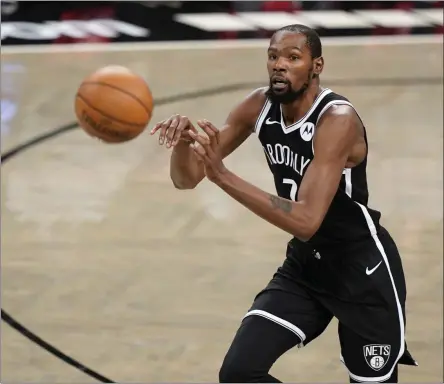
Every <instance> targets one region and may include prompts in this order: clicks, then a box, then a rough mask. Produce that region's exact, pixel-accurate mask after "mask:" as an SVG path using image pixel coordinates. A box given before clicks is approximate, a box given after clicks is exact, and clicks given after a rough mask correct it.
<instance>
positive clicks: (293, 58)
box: [290, 55, 299, 61]
mask: <svg viewBox="0 0 444 384" xmlns="http://www.w3.org/2000/svg"><path fill="white" fill-rule="evenodd" d="M290 60H291V61H296V60H299V57H297V56H296V55H291V56H290Z"/></svg>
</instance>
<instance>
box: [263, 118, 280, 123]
mask: <svg viewBox="0 0 444 384" xmlns="http://www.w3.org/2000/svg"><path fill="white" fill-rule="evenodd" d="M265 124H268V125H270V124H280V123H279V121H273V120H270V118H268V119H267V120H266V121H265Z"/></svg>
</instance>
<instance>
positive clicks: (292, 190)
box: [282, 179, 298, 201]
mask: <svg viewBox="0 0 444 384" xmlns="http://www.w3.org/2000/svg"><path fill="white" fill-rule="evenodd" d="M282 184H289V185H290V199H291V200H293V201H296V193H297V191H298V185H297V184H296V181H294V180H293V179H282Z"/></svg>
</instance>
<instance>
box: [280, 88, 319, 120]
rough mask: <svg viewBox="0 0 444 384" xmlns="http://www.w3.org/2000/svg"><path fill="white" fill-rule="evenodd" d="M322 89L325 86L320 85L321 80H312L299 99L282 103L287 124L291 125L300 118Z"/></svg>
mask: <svg viewBox="0 0 444 384" xmlns="http://www.w3.org/2000/svg"><path fill="white" fill-rule="evenodd" d="M322 90H323V88H322V87H321V86H320V84H319V81H317V80H315V81H312V82H311V84H310V85H309V87H308V89H307V90H306V91H305V93H304V94H303V95H302V97H300V98H299V99H298V100H295V101H293V102H292V103H290V104H281V109H282V114H283V115H284V121H285V124H286V125H291V124H294V123H295V122H296V121H298V120H300V119H301V118H302V117H303V116H304V115H305V114H306V113H307V112H308V110H309V109H310V108H311V106H312V105H313V103H314V101H315V100H316V98H317V97H318V95H319V94H320V93H321V91H322Z"/></svg>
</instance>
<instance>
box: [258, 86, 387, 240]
mask: <svg viewBox="0 0 444 384" xmlns="http://www.w3.org/2000/svg"><path fill="white" fill-rule="evenodd" d="M341 104H342V105H343V104H345V105H350V106H351V107H353V106H352V105H351V103H350V102H349V101H348V100H347V99H346V98H345V97H343V96H341V95H338V94H336V93H334V92H333V91H332V90H330V89H328V88H327V89H324V90H323V91H322V92H321V93H320V94H319V96H318V97H317V98H316V100H315V101H314V103H313V105H312V106H311V108H310V109H309V111H308V112H307V113H306V114H305V116H303V117H302V118H301V119H300V120H299V121H297V122H296V123H294V124H291V125H289V126H286V125H285V123H284V119H283V115H282V110H281V105H280V104H279V103H274V104H273V103H272V102H271V101H270V100H269V99H267V100H266V102H265V104H264V106H263V108H262V111H261V113H260V115H259V117H258V119H257V121H256V126H255V131H256V133H257V135H258V137H259V140H260V142H261V143H262V146H263V149H264V152H265V156H266V158H267V162H268V165H269V167H270V170H271V172H272V173H273V176H274V183H275V186H276V190H277V193H278V195H279V196H280V197H283V198H286V199H291V200H294V201H297V200H298V187H299V186H300V185H301V182H302V179H303V177H304V175H305V173H306V171H307V169H308V167H309V165H310V162H311V161H312V160H313V158H314V156H315V155H314V149H313V137H314V134H315V131H316V125H317V122H318V121H319V119H320V117H321V116H322V114H323V113H324V112H325V111H327V109H328V108H330V107H331V106H332V105H341ZM365 140H366V143H367V137H366V136H365ZM367 145H368V144H367ZM366 167H367V155H366V157H365V159H364V160H363V161H362V162H361V163H360V164H359V165H357V166H356V167H353V168H345V169H344V171H343V174H342V178H341V182H340V185H339V188H338V190H337V192H336V194H335V196H334V198H333V201H332V203H331V205H330V208H329V210H328V212H327V214H326V216H325V218H324V220H323V222H322V224H321V226H320V228H319V230H318V231H317V232H316V234H315V235H314V236H313V237H312V238H311V239H310V240H309V242H308V243H309V244H311V245H313V247H321V246H329V245H331V246H333V245H341V244H344V245H345V244H346V243H348V242H353V241H359V240H360V239H363V238H366V237H368V236H370V235H371V234H374V233H375V232H376V231H377V230H378V228H379V219H380V216H381V215H380V213H379V212H377V211H375V210H372V209H369V208H368V207H367V202H368V197H369V194H368V189H367V174H366Z"/></svg>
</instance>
